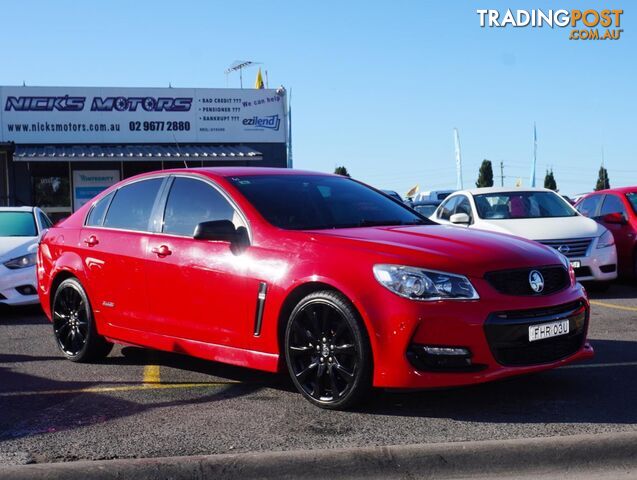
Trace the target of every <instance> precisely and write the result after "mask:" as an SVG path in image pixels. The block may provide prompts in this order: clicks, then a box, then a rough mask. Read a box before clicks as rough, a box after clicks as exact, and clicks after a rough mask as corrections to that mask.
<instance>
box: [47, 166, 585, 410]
mask: <svg viewBox="0 0 637 480" xmlns="http://www.w3.org/2000/svg"><path fill="white" fill-rule="evenodd" d="M38 278H39V294H40V298H41V300H42V305H43V308H44V310H45V311H46V314H47V316H48V317H49V318H50V319H51V321H52V323H53V331H54V335H55V339H56V341H57V344H58V346H59V348H60V350H61V352H62V353H63V355H64V356H66V357H67V358H68V359H69V360H72V361H75V362H88V361H94V360H97V359H100V358H102V357H105V356H106V355H108V353H109V352H110V350H111V348H112V345H113V343H124V344H129V345H130V344H133V345H139V346H143V347H150V348H155V349H161V350H167V351H173V352H179V353H182V354H187V355H192V356H196V357H201V358H205V359H210V360H215V361H219V362H225V363H229V364H233V365H240V366H245V367H250V368H255V369H261V370H264V371H269V372H276V371H283V370H287V371H288V372H289V374H290V376H291V378H292V381H293V383H294V385H295V386H296V388H297V389H298V390H299V391H300V392H301V394H302V395H304V396H305V397H306V398H307V399H308V400H309V401H310V402H312V403H314V404H315V405H318V406H320V407H324V408H332V409H342V408H346V407H349V406H351V405H353V404H355V403H356V402H357V401H360V400H362V399H364V398H366V397H367V396H368V395H367V393H368V391H369V390H370V389H371V388H372V387H382V388H399V389H424V388H432V387H449V386H458V385H468V384H474V383H479V382H485V381H489V380H495V379H499V378H504V377H509V376H512V375H519V374H526V373H530V372H538V371H542V370H546V369H550V368H554V367H558V366H561V365H564V364H566V363H569V362H572V361H575V360H581V359H585V358H589V357H591V356H592V355H593V350H592V348H591V346H590V345H589V344H588V343H587V341H586V334H587V327H588V319H589V304H588V300H587V298H586V294H585V292H584V290H583V288H582V287H581V286H580V285H579V284H578V283H577V282H576V281H575V276H574V273H573V269H572V267H571V266H570V265H569V263H568V261H567V260H566V259H565V257H563V256H562V255H560V254H559V253H557V252H556V251H554V250H553V249H551V248H548V247H546V246H543V245H539V244H537V243H534V242H531V241H527V240H524V239H517V238H513V237H511V236H508V235H501V234H497V233H489V232H481V231H470V230H463V229H458V228H455V227H450V226H441V225H437V224H435V223H434V222H432V221H430V220H428V219H427V218H425V217H423V216H421V215H419V214H418V213H417V212H414V211H413V210H411V209H409V208H408V207H406V206H405V205H404V204H402V203H401V202H398V201H395V200H393V199H391V198H390V197H387V196H386V195H384V194H383V193H381V192H379V191H378V190H375V189H373V188H371V187H368V186H366V185H364V184H362V183H360V182H357V181H355V180H352V179H349V178H346V177H342V176H336V175H327V174H319V173H311V172H301V171H294V170H282V169H266V168H215V169H206V168H201V169H180V170H166V171H162V172H154V173H149V174H144V175H140V176H137V177H134V178H130V179H127V180H125V181H123V182H120V183H119V184H117V185H115V186H113V187H111V188H110V189H108V190H106V191H104V192H102V193H101V194H100V195H99V196H98V197H96V198H95V199H94V200H93V201H92V202H89V203H88V204H86V205H85V206H83V207H82V208H81V209H79V210H78V211H77V212H76V213H75V214H73V215H72V216H71V217H69V218H68V219H67V220H66V221H64V222H63V223H61V224H59V225H57V226H56V227H54V228H52V229H50V230H49V231H48V233H47V234H46V236H45V237H44V239H43V241H42V243H41V245H40V249H39V252H38Z"/></svg>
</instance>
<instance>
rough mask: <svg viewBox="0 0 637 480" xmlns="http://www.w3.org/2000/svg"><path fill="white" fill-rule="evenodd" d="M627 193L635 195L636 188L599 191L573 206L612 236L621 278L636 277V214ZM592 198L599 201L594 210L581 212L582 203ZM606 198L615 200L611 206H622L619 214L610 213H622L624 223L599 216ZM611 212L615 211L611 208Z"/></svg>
mask: <svg viewBox="0 0 637 480" xmlns="http://www.w3.org/2000/svg"><path fill="white" fill-rule="evenodd" d="M629 193H634V194H637V187H621V188H611V189H607V190H599V191H597V192H593V193H590V194H588V195H585V196H584V197H582V198H580V199H579V200H578V201H577V203H576V204H575V208H576V209H578V211H580V213H582V215H586V216H587V217H591V218H593V219H594V220H595V221H597V222H598V223H600V224H602V225H604V226H605V227H606V228H607V229H608V230H610V231H611V233H612V234H613V238H614V239H615V247H616V248H617V263H618V274H619V275H621V276H623V277H635V276H637V213H635V210H634V208H633V206H632V205H631V203H630V201H629V200H628V199H627V198H626V194H629ZM592 197H599V199H600V200H599V203H598V204H597V206H596V208H595V210H594V211H581V206H582V203H583V202H584V201H586V200H587V199H591V198H592ZM607 197H608V198H609V199H610V198H611V197H613V200H615V202H613V204H615V205H617V204H621V205H622V206H623V210H622V211H621V212H610V213H622V214H623V215H624V217H625V220H626V222H625V223H616V222H608V221H606V220H605V219H604V215H601V212H602V209H603V205H604V202H605V201H606V198H607ZM611 210H616V209H614V208H613V209H611Z"/></svg>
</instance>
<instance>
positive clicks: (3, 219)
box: [0, 212, 38, 237]
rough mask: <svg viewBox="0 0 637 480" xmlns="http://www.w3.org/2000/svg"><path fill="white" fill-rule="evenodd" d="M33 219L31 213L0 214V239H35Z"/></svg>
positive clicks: (35, 230) (35, 228) (36, 232)
mask: <svg viewBox="0 0 637 480" xmlns="http://www.w3.org/2000/svg"><path fill="white" fill-rule="evenodd" d="M37 235H38V230H37V227H36V226H35V218H34V217H33V213H31V212H0V237H36V236H37Z"/></svg>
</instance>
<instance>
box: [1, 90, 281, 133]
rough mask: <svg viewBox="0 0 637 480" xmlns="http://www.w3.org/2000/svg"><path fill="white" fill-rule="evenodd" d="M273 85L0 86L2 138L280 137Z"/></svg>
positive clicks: (277, 99)
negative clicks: (143, 86)
mask: <svg viewBox="0 0 637 480" xmlns="http://www.w3.org/2000/svg"><path fill="white" fill-rule="evenodd" d="M284 100H285V99H284V93H277V91H276V90H272V89H260V90H255V89H228V88H226V89H202V88H199V89H184V88H91V87H0V124H1V125H0V126H1V129H0V141H4V142H10V141H12V142H16V143H21V144H90V143H108V144H130V143H172V144H175V143H267V142H276V143H284V142H285V141H286V129H287V122H286V115H285V106H284V105H285V101H284Z"/></svg>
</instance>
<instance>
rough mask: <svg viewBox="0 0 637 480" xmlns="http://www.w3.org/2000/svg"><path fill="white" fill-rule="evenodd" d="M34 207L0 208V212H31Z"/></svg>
mask: <svg viewBox="0 0 637 480" xmlns="http://www.w3.org/2000/svg"><path fill="white" fill-rule="evenodd" d="M34 209H35V207H0V212H33V210H34Z"/></svg>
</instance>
